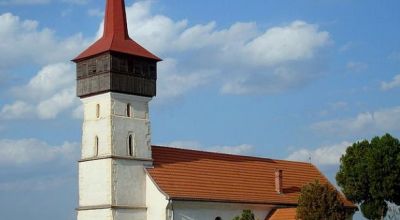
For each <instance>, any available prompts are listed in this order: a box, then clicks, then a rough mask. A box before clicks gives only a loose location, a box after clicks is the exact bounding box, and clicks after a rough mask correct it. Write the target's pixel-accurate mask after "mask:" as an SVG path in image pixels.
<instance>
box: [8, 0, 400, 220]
mask: <svg viewBox="0 0 400 220" xmlns="http://www.w3.org/2000/svg"><path fill="white" fill-rule="evenodd" d="M104 6H105V4H104V1H99V0H0V158H1V159H0V211H1V213H2V218H4V219H13V220H20V219H21V220H22V219H26V217H27V216H29V217H30V219H32V220H36V219H37V220H39V219H40V220H52V219H59V220H73V219H75V215H76V213H75V211H74V209H75V208H76V206H77V163H76V161H77V160H78V158H79V154H80V141H81V127H82V108H81V103H80V101H79V99H78V98H76V97H75V83H76V82H75V67H74V64H73V63H72V62H70V60H71V59H73V58H74V57H75V56H76V55H78V54H79V53H80V52H81V51H82V50H83V49H85V48H86V47H87V46H89V45H90V44H91V43H92V42H94V41H95V40H96V39H97V38H98V37H99V36H100V35H101V32H102V22H103V12H104ZM126 6H127V19H128V28H129V32H130V35H131V37H132V38H133V39H134V40H135V41H137V42H138V43H140V44H141V45H142V46H144V47H145V48H147V49H148V50H150V51H151V52H153V53H154V54H156V55H158V56H159V57H161V58H162V59H163V61H162V62H160V63H159V64H158V68H159V69H158V81H157V86H158V88H157V89H158V91H157V97H155V98H154V99H153V100H152V102H151V106H150V112H151V114H150V115H151V123H152V143H153V144H158V145H166V146H175V147H185V148H194V149H200V150H208V151H216V152H225V153H233V154H243V155H252V156H259V157H268V158H275V159H288V160H297V161H306V162H308V161H309V160H310V158H311V162H312V163H313V164H315V165H317V166H318V167H319V169H320V170H321V171H322V172H323V173H324V174H325V175H326V176H327V177H328V178H329V179H330V180H331V181H332V182H333V183H335V181H334V176H335V173H336V172H337V170H338V166H339V159H340V156H341V155H342V154H343V153H344V152H345V150H346V148H347V147H348V146H349V145H351V144H352V143H354V142H356V141H359V140H363V139H371V138H372V137H374V136H381V135H383V134H385V133H390V134H392V135H393V136H395V137H398V138H399V137H400V99H399V92H400V41H399V39H400V29H399V28H398V27H399V21H400V13H398V8H399V7H400V2H399V1H396V0H392V1H389V0H388V1H372V0H366V1H362V3H361V2H360V1H355V0H354V1H352V0H346V1H345V0H281V1H270V0H253V1H242V0H238V1H228V0H220V1H211V0H202V1H178V0H168V1H160V0H154V1H132V0H126ZM356 219H363V218H362V217H361V216H360V214H358V215H357V216H356Z"/></svg>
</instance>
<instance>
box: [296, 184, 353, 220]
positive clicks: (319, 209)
mask: <svg viewBox="0 0 400 220" xmlns="http://www.w3.org/2000/svg"><path fill="white" fill-rule="evenodd" d="M296 218H297V219H301V220H315V219H335V220H341V219H346V209H345V207H344V205H343V202H342V201H341V200H340V197H339V193H338V192H337V190H336V189H333V188H332V187H331V186H329V185H328V184H320V183H319V182H318V181H315V182H314V183H310V184H308V185H305V186H303V188H302V189H301V194H300V196H299V202H298V206H297V210H296Z"/></svg>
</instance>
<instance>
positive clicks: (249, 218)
mask: <svg viewBox="0 0 400 220" xmlns="http://www.w3.org/2000/svg"><path fill="white" fill-rule="evenodd" d="M233 220H255V218H254V214H253V212H252V211H251V210H243V212H242V215H241V216H236V217H235V218H234V219H233Z"/></svg>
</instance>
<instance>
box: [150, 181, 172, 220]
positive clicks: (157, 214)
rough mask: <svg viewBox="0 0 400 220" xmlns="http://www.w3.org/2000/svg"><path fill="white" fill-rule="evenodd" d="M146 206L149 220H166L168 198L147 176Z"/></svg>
mask: <svg viewBox="0 0 400 220" xmlns="http://www.w3.org/2000/svg"><path fill="white" fill-rule="evenodd" d="M146 205H147V217H148V219H149V220H152V219H154V220H156V219H157V220H166V219H167V218H166V217H167V216H166V215H167V213H166V212H167V206H168V200H167V197H166V196H165V195H164V194H163V193H162V192H160V190H159V189H158V188H157V186H156V185H155V184H154V182H153V180H152V179H151V178H150V177H149V176H148V175H146Z"/></svg>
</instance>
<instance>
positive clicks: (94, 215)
mask: <svg viewBox="0 0 400 220" xmlns="http://www.w3.org/2000/svg"><path fill="white" fill-rule="evenodd" d="M78 220H113V214H112V211H111V209H96V210H81V211H79V212H78Z"/></svg>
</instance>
